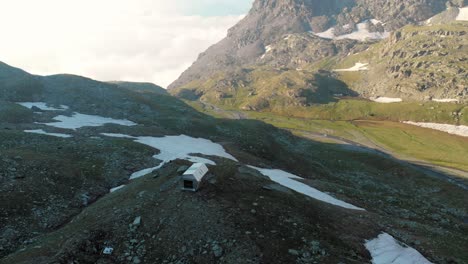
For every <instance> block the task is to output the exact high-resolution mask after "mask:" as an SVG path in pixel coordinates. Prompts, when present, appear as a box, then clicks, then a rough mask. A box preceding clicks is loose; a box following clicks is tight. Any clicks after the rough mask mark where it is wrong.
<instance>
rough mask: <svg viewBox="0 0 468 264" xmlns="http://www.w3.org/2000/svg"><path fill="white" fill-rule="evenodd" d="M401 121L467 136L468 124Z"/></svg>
mask: <svg viewBox="0 0 468 264" xmlns="http://www.w3.org/2000/svg"><path fill="white" fill-rule="evenodd" d="M403 123H405V124H409V125H413V126H419V127H424V128H430V129H435V130H439V131H443V132H447V133H449V134H453V135H458V136H462V137H468V126H456V125H449V124H438V123H423V122H412V121H405V122H403Z"/></svg>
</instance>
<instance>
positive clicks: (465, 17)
mask: <svg viewBox="0 0 468 264" xmlns="http://www.w3.org/2000/svg"><path fill="white" fill-rule="evenodd" d="M456 20H457V21H468V6H465V7H463V8H460V12H459V13H458V16H457V18H456Z"/></svg>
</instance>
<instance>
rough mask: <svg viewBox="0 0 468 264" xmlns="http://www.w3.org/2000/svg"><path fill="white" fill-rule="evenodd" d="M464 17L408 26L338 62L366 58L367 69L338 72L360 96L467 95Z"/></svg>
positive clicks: (457, 97) (417, 97)
mask: <svg viewBox="0 0 468 264" xmlns="http://www.w3.org/2000/svg"><path fill="white" fill-rule="evenodd" d="M467 29H468V22H456V21H454V22H451V23H446V24H436V25H431V26H408V27H404V28H403V29H402V30H398V31H397V32H395V33H394V34H392V36H391V37H390V38H389V39H387V40H385V41H383V42H382V43H379V44H378V45H374V46H371V48H370V49H368V50H366V51H363V52H360V53H356V54H354V55H351V56H348V57H346V58H345V59H344V62H345V63H344V64H343V63H341V64H340V65H339V66H338V68H347V67H345V65H348V66H351V65H353V64H354V63H357V62H364V63H368V66H367V68H368V69H369V70H368V71H360V72H349V73H343V74H341V77H340V78H341V79H342V80H343V81H345V82H347V84H348V85H349V87H350V89H351V90H354V91H357V92H358V93H359V94H361V95H362V96H364V97H367V98H369V97H375V96H386V97H400V98H405V99H409V100H418V101H421V100H426V101H427V100H430V99H435V100H437V99H446V100H448V99H452V100H459V101H466V100H468V81H467V80H468V55H467V54H468V37H467V36H468V31H467Z"/></svg>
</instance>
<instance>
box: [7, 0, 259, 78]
mask: <svg viewBox="0 0 468 264" xmlns="http://www.w3.org/2000/svg"><path fill="white" fill-rule="evenodd" d="M187 1H194V0H177V1H174V2H171V1H166V0H152V1H150V0H135V1H133V0H99V1H96V0H81V1H63V0H41V1H28V0H0V6H1V8H0V34H1V36H2V37H1V41H0V61H4V62H6V63H8V64H11V65H13V66H17V67H20V68H23V69H25V70H27V71H29V72H31V73H34V74H41V75H49V74H56V73H72V74H77V75H83V76H87V77H91V78H95V79H98V80H103V81H108V80H127V81H147V82H154V83H156V84H159V85H162V86H167V85H169V84H170V83H171V82H172V81H174V80H175V79H176V78H177V77H178V76H179V75H180V73H181V72H182V71H183V70H185V69H186V68H187V67H188V66H190V64H191V63H192V62H193V61H194V60H195V59H196V58H197V56H198V54H199V53H200V52H202V51H204V50H205V49H206V48H208V47H209V46H210V45H212V44H214V43H216V42H217V41H219V40H221V39H222V38H223V37H224V36H226V33H227V29H228V28H230V27H231V26H233V25H234V24H235V23H236V22H237V21H239V20H240V19H241V18H242V16H241V15H223V16H208V15H207V16H197V15H193V14H192V13H191V12H190V10H192V11H193V9H191V8H189V7H188V6H187V5H184V4H183V3H184V2H187ZM246 1H247V0H246ZM249 1H250V0H248V1H247V2H249ZM169 2H170V3H169ZM201 2H205V4H213V3H212V1H209V0H207V1H201ZM220 2H223V1H222V0H220ZM230 3H232V4H234V1H231V0H226V1H225V2H224V4H230ZM202 4H203V3H202ZM192 5H193V4H192ZM26 6H27V7H28V8H26ZM187 14H188V15H187Z"/></svg>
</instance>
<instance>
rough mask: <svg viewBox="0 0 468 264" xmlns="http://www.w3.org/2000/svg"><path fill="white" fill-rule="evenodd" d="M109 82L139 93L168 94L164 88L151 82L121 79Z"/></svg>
mask: <svg viewBox="0 0 468 264" xmlns="http://www.w3.org/2000/svg"><path fill="white" fill-rule="evenodd" d="M110 83H112V84H117V85H118V86H120V87H123V88H126V89H129V90H132V91H137V92H141V93H156V94H166V95H167V94H168V93H167V91H166V89H164V88H162V87H161V86H158V85H156V84H153V83H143V82H121V81H115V82H110Z"/></svg>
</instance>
